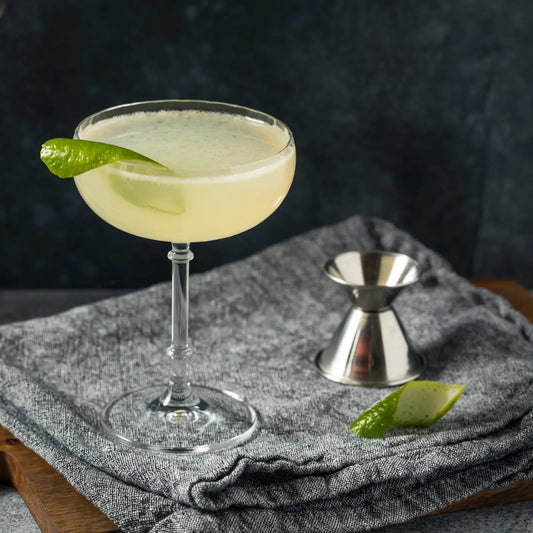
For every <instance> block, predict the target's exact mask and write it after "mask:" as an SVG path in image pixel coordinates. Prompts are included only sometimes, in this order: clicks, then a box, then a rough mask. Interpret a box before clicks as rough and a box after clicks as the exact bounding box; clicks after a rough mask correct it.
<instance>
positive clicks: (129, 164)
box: [73, 98, 294, 178]
mask: <svg viewBox="0 0 533 533" xmlns="http://www.w3.org/2000/svg"><path fill="white" fill-rule="evenodd" d="M172 103H175V104H178V103H179V104H184V105H187V104H191V106H192V104H197V105H198V104H200V105H201V104H205V105H207V106H208V105H212V106H222V107H225V108H227V109H228V112H229V110H231V109H233V110H240V111H242V112H243V113H233V114H235V115H237V114H240V115H241V116H243V117H245V118H248V119H250V120H258V119H255V118H254V117H252V116H250V115H251V114H256V115H259V116H260V117H264V118H265V119H269V120H270V121H272V125H274V126H276V127H278V128H279V129H281V130H285V131H286V133H287V135H288V139H287V142H286V144H285V145H284V146H283V148H281V150H279V151H278V152H276V153H275V154H272V155H271V156H268V157H267V158H264V159H258V160H257V161H253V162H252V163H245V164H243V165H236V166H232V167H221V168H217V169H213V170H211V171H209V172H197V173H195V172H194V171H191V169H184V170H185V172H184V173H181V172H177V171H175V170H172V169H168V168H166V167H156V166H154V165H151V164H149V163H143V162H133V161H116V162H114V163H109V164H108V165H109V166H111V167H114V168H115V169H117V170H120V171H121V172H125V173H131V174H133V175H135V174H138V175H140V176H150V177H152V178H154V177H173V178H187V177H190V178H201V177H215V176H228V175H230V176H231V175H235V174H242V173H246V172H249V171H253V170H255V169H258V168H261V167H264V166H268V164H270V163H271V162H273V161H276V160H278V159H280V158H281V157H283V155H284V154H285V153H286V152H288V151H289V150H290V149H291V148H293V147H294V136H293V134H292V131H291V129H290V128H289V127H288V126H287V125H286V124H285V123H284V122H282V121H281V120H279V119H278V118H276V117H274V116H273V115H270V114H268V113H265V112H263V111H259V110H257V109H254V108H251V107H247V106H242V105H238V104H230V103H227V102H218V101H212V100H193V99H172V98H171V99H162V100H142V101H137V102H130V103H126V104H119V105H116V106H111V107H107V108H105V109H101V110H99V111H96V112H95V113H92V114H91V115H88V116H86V117H85V118H84V119H83V120H81V121H80V122H79V123H78V125H77V126H76V129H75V130H74V136H73V138H74V139H80V136H79V133H80V132H81V131H82V130H83V129H84V128H85V127H87V126H88V125H89V124H91V123H92V122H93V121H95V119H98V117H99V116H101V115H103V114H106V113H113V112H114V111H120V110H127V109H134V108H136V107H140V106H143V105H157V104H161V105H162V106H163V105H164V104H172ZM184 109H187V108H184ZM190 109H195V108H194V107H191V108H190ZM164 110H165V109H164V107H161V109H160V110H159V111H164ZM200 111H201V110H200ZM134 112H141V111H140V110H138V111H132V112H131V113H121V114H122V115H127V114H133V113H134ZM148 112H154V113H157V112H158V110H157V109H154V110H151V111H148ZM221 112H222V111H221ZM247 113H248V116H247ZM109 118H112V117H109ZM103 120H105V119H103ZM263 122H265V123H267V124H269V122H268V121H267V120H264V121H263Z"/></svg>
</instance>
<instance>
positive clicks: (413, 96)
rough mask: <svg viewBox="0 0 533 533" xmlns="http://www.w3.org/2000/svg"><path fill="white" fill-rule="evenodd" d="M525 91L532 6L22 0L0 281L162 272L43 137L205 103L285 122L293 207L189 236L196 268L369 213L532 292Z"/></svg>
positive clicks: (532, 155) (9, 89)
mask: <svg viewBox="0 0 533 533" xmlns="http://www.w3.org/2000/svg"><path fill="white" fill-rule="evenodd" d="M532 95H533V3H531V2H530V1H527V0H525V1H518V0H510V1H507V2H502V1H501V0H470V1H465V0H456V1H453V0H452V1H435V2H419V1H416V0H405V1H403V2H390V1H388V0H375V1H361V0H314V1H313V0H285V1H279V2H272V1H262V0H254V1H253V2H248V1H243V2H235V1H232V0H195V1H192V0H184V1H174V0H173V1H169V0H159V1H157V2H135V1H131V0H130V1H125V0H114V1H112V2H111V1H106V0H91V1H89V0H87V1H84V2H80V1H79V0H47V1H46V2H44V1H39V0H16V1H15V0H11V1H10V2H9V3H8V5H7V9H6V11H5V13H4V16H3V17H2V18H1V19H0V254H1V256H0V286H1V287H108V286H109V287H133V286H142V285H147V284H150V283H153V282H156V281H160V280H166V279H168V278H169V275H170V267H169V264H168V261H167V260H166V259H165V257H164V254H165V252H166V251H167V249H168V245H167V244H165V243H156V242H150V241H146V240H143V239H139V238H136V237H132V236H129V235H127V234H125V233H122V232H120V231H118V230H116V229H114V228H112V227H110V226H108V225H107V224H106V223H104V222H102V221H100V220H99V219H98V218H97V217H96V216H95V215H94V214H93V213H92V212H91V211H90V210H89V209H88V208H87V207H86V206H85V204H84V203H83V201H82V200H81V199H80V198H79V196H78V194H77V192H76V190H75V187H74V184H73V183H72V182H69V181H63V180H59V179H57V178H55V177H53V176H52V175H51V174H49V173H48V171H47V170H46V168H45V167H44V166H43V165H42V163H41V162H40V160H39V157H38V154H39V148H40V144H41V143H42V142H43V141H44V140H46V139H48V138H50V137H56V136H69V135H71V134H72V132H73V130H74V128H75V126H76V124H77V123H78V121H79V120H80V119H81V118H83V117H85V116H86V115H88V114H90V113H93V112H95V111H97V110H99V109H101V108H104V107H109V106H112V105H116V104H121V103H125V102H129V101H137V100H146V99H158V98H200V99H210V100H220V101H228V102H232V103H239V104H243V105H247V106H250V107H256V108H258V109H261V110H263V111H266V112H269V113H271V114H273V115H276V116H278V117H279V118H281V119H282V120H283V121H284V122H286V123H287V124H288V125H289V126H290V127H291V128H292V130H293V132H294V135H295V139H296V143H297V148H298V166H297V172H296V178H295V182H294V185H293V188H292V190H291V192H290V193H289V195H288V197H287V199H286V201H285V202H284V204H283V205H282V207H281V208H280V209H279V210H278V211H277V212H276V213H275V214H274V215H273V216H272V217H271V218H270V219H269V220H267V221H266V222H264V223H263V224H261V225H260V226H258V227H256V228H255V229H253V230H250V231H248V232H246V233H244V234H242V235H240V236H237V237H233V238H230V239H225V240H221V241H217V242H213V243H207V244H201V245H195V246H194V251H195V253H196V259H195V260H194V262H193V264H192V270H193V271H195V270H196V271H198V270H204V269H207V268H210V267H213V266H214V265H217V264H221V263H223V262H226V261H230V260H234V259H237V258H239V257H244V256H246V255H249V254H250V253H253V252H255V251H258V250H260V249H262V248H264V247H265V246H266V245H268V244H270V243H274V242H277V241H280V240H282V239H285V238H287V237H289V236H291V235H294V234H297V233H301V232H303V231H306V230H308V229H310V228H313V227H317V226H320V225H323V224H329V223H333V222H336V221H338V220H341V219H343V218H346V217H348V216H350V215H352V214H355V213H360V214H365V215H372V216H378V217H382V218H386V219H388V220H391V221H392V222H394V223H396V224H397V225H399V226H400V227H402V228H404V229H406V230H408V231H410V232H411V233H412V234H413V235H414V236H415V237H417V238H418V239H420V240H422V241H423V242H424V243H426V244H427V245H429V246H431V247H432V248H435V249H436V250H437V251H439V252H440V253H441V254H443V255H444V256H445V257H446V258H447V259H448V260H449V261H451V263H452V264H453V265H454V267H455V268H456V269H457V270H458V271H459V272H460V273H461V274H464V275H492V276H503V277H510V278H514V279H517V280H518V281H521V282H522V283H524V284H526V285H528V286H530V287H533V269H532V268H531V266H532V265H533V252H532V249H531V248H532V244H533V242H532V236H533V231H532V228H533V209H532V208H531V204H532V198H533V144H532V137H533V96H532ZM325 259H326V258H325Z"/></svg>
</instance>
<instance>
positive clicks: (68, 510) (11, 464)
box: [0, 279, 533, 533]
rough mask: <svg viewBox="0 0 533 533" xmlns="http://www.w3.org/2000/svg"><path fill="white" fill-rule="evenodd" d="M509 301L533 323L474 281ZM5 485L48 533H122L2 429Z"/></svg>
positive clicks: (495, 497)
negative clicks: (17, 494) (12, 490)
mask: <svg viewBox="0 0 533 533" xmlns="http://www.w3.org/2000/svg"><path fill="white" fill-rule="evenodd" d="M472 282H473V283H474V284H475V285H478V286H480V287H486V288H488V289H490V290H492V291H494V292H496V293H498V294H501V295H502V296H504V297H505V298H507V299H508V300H509V301H510V302H511V304H512V305H513V306H514V307H515V308H516V309H518V310H519V311H520V312H522V313H523V314H524V315H525V316H526V317H527V318H528V319H529V320H530V321H531V322H533V296H532V295H531V294H530V293H529V291H527V290H526V289H524V287H522V286H521V285H519V284H518V283H515V282H513V281H506V280H496V279H490V280H485V279H482V280H480V279H476V280H472ZM0 483H8V484H11V485H13V486H14V487H15V488H16V489H17V491H18V492H19V493H20V495H21V496H22V498H23V499H24V501H25V502H26V505H27V506H28V508H29V510H30V512H31V513H32V515H33V517H34V518H35V521H36V522H37V524H38V526H39V527H40V528H41V530H42V531H43V532H44V533H116V532H119V531H120V530H119V529H118V528H117V526H116V525H115V524H113V522H111V521H110V520H109V519H108V518H107V517H106V516H105V515H104V514H103V513H102V512H100V511H99V510H98V509H97V508H96V507H94V506H93V505H92V504H91V503H90V502H89V501H88V500H87V499H85V497H84V496H82V495H81V494H80V493H79V492H77V491H76V490H75V489H74V488H73V487H72V486H71V485H70V484H69V483H68V482H67V481H66V480H65V478H64V477H63V476H61V475H60V474H59V473H58V472H56V471H55V470H54V469H53V468H52V467H51V466H50V465H48V464H47V463H46V462H45V461H44V460H43V459H41V458H40V457H39V456H38V455H36V454H35V453H34V452H32V451H31V450H29V449H28V448H26V447H25V446H24V445H23V444H22V443H21V442H19V441H18V440H17V439H16V438H14V437H13V435H11V434H10V433H9V432H7V431H6V430H5V429H3V428H2V427H0ZM526 500H533V480H529V481H522V482H520V483H516V484H514V485H511V486H509V487H504V488H501V489H496V490H487V491H483V492H480V493H479V494H475V495H473V496H471V497H470V498H467V499H466V500H463V501H460V502H457V503H454V504H452V505H450V506H448V507H446V508H444V509H441V510H439V511H436V513H432V514H437V513H446V512H454V511H462V510H465V509H476V508H479V507H487V506H491V505H501V504H505V503H515V502H519V501H526Z"/></svg>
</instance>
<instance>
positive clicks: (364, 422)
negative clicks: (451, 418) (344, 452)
mask: <svg viewBox="0 0 533 533" xmlns="http://www.w3.org/2000/svg"><path fill="white" fill-rule="evenodd" d="M464 388H465V383H462V384H460V385H448V384H446V383H440V382H438V381H411V382H409V383H406V384H405V385H403V386H402V387H400V388H399V389H397V390H395V391H394V392H393V393H391V394H389V395H388V396H385V398H382V399H381V400H379V401H378V402H376V403H375V404H374V405H372V406H371V407H370V408H369V409H367V410H366V411H365V412H364V413H362V414H361V415H360V416H359V417H358V418H357V419H356V420H355V421H354V422H353V423H352V424H351V426H350V430H351V431H353V432H354V433H357V434H358V435H359V436H361V437H365V438H371V439H373V438H377V437H382V436H383V435H384V434H385V433H386V432H387V431H388V430H389V429H390V428H391V427H392V426H401V427H420V426H430V425H431V424H434V423H435V422H436V421H437V420H439V419H440V418H441V417H442V416H444V415H445V414H446V413H447V412H448V411H449V410H450V409H451V407H452V406H453V404H454V403H455V402H456V401H457V400H458V399H459V397H460V396H461V394H462V393H463V390H464Z"/></svg>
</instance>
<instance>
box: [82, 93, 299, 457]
mask: <svg viewBox="0 0 533 533" xmlns="http://www.w3.org/2000/svg"><path fill="white" fill-rule="evenodd" d="M178 112H179V113H178ZM182 112H185V113H189V117H192V121H193V122H194V117H195V116H196V117H199V118H201V117H202V116H207V115H205V113H208V114H211V115H210V116H213V117H220V118H221V119H224V120H226V122H227V121H229V122H231V121H232V120H237V122H239V121H240V122H239V124H242V125H243V127H244V128H249V130H250V131H255V132H257V133H258V134H261V132H263V133H265V134H268V135H267V137H269V138H270V137H272V138H273V139H274V138H277V141H276V142H277V143H278V144H277V145H275V144H274V145H273V146H275V147H274V148H272V149H271V153H268V154H267V155H266V156H264V155H262V156H260V157H257V158H256V159H253V157H252V160H249V159H250V158H248V160H246V161H245V162H244V163H242V164H241V163H239V164H234V163H230V164H227V162H226V161H228V160H230V161H233V162H234V161H235V157H234V154H233V155H232V154H229V153H228V155H227V157H226V156H225V155H224V152H223V151H222V152H221V155H220V158H219V162H218V164H216V165H211V167H209V168H206V167H205V165H204V164H203V163H204V162H203V161H201V159H202V157H201V154H200V157H199V158H198V166H197V168H195V165H194V164H191V159H190V157H189V161H188V163H187V165H185V167H184V168H180V170H179V171H176V170H169V168H162V167H156V166H154V165H149V164H145V163H134V162H117V163H113V164H109V165H105V166H103V167H100V168H97V169H95V170H91V171H89V172H86V173H85V174H82V175H80V176H76V177H75V182H76V186H77V187H78V190H79V192H80V194H81V196H82V197H83V199H84V200H85V202H86V203H87V204H88V205H89V206H90V207H91V209H93V211H94V212H95V213H96V214H97V215H98V216H100V217H101V218H102V219H104V220H105V221H106V222H108V223H110V224H112V225H113V226H115V227H117V228H119V229H121V230H123V231H126V232H128V233H131V234H134V235H137V236H141V237H146V238H149V239H155V240H160V241H170V242H171V250H170V252H169V253H168V258H169V259H170V261H171V262H172V336H171V344H170V347H169V348H168V350H167V354H166V355H167V357H166V358H164V357H162V359H165V360H166V362H167V365H168V374H169V378H168V380H167V382H166V383H162V384H160V385H150V386H146V387H143V388H139V389H135V390H129V391H125V392H123V393H122V394H120V395H119V396H118V397H117V398H115V399H113V400H112V401H111V402H110V403H109V404H108V405H107V406H106V407H105V409H104V410H103V412H102V418H101V419H102V426H103V429H104V431H105V432H106V434H107V435H108V436H109V437H110V438H112V439H113V440H114V441H117V442H120V443H123V444H125V445H128V446H132V447H136V448H143V449H146V450H150V451H155V452H166V453H174V454H194V453H205V452H211V451H217V450H222V449H226V448H229V447H231V446H234V445H237V444H240V443H242V442H244V441H245V440H247V439H248V438H249V437H251V436H252V435H253V434H254V432H255V430H256V429H257V427H258V415H257V412H256V410H255V409H254V408H253V407H252V406H251V405H249V404H248V403H247V402H245V401H244V399H243V398H241V397H240V396H239V395H238V394H236V393H234V392H231V391H228V390H223V389H217V388H213V387H208V386H204V385H197V384H191V383H190V381H189V368H188V366H189V365H188V361H189V359H190V357H191V355H192V353H191V348H190V347H189V343H188V313H189V311H188V306H189V286H188V279H189V262H190V261H191V259H192V258H193V254H192V252H191V251H190V249H189V243H190V242H193V241H208V240H213V239H218V238H223V237H229V236H231V235H235V234H237V233H240V232H242V231H245V230H247V229H249V228H251V227H253V226H255V225H257V224H259V223H260V222H261V221H262V220H264V219H265V218H266V217H268V216H269V215H270V214H271V213H272V212H273V211H274V210H275V209H276V208H277V207H278V206H279V205H280V203H281V202H282V201H283V199H284V198H285V195H286V194H287V192H288V190H289V188H290V185H291V182H292V179H293V176H294V168H295V161H296V152H295V146H294V140H293V137H292V133H291V132H290V130H289V129H288V128H287V126H285V125H284V124H283V123H282V122H280V121H279V120H277V119H276V118H274V117H272V116H269V115H267V114H265V113H261V112H259V111H255V110H252V109H248V108H245V107H241V106H236V105H231V104H223V103H217V102H206V101H195V100H161V101H151V102H139V103H133V104H127V105H122V106H118V107H113V108H109V109H106V110H103V111H100V112H98V113H96V114H94V115H91V116H89V117H87V118H86V119H84V120H83V121H82V122H81V123H80V124H79V125H78V127H77V128H76V132H75V135H74V137H75V138H80V139H90V140H103V141H105V142H112V143H114V144H123V145H124V146H125V147H128V148H132V149H134V150H136V151H138V152H141V153H143V150H142V147H141V148H139V147H138V146H131V145H129V144H128V141H127V137H128V133H127V132H126V133H125V134H124V133H123V134H121V138H119V139H117V140H115V142H113V140H108V139H99V138H98V134H97V132H98V126H99V124H98V123H99V122H100V121H108V123H111V122H112V121H110V120H109V119H112V120H115V121H116V120H117V119H118V120H124V119H130V118H133V119H134V120H133V122H132V124H133V125H134V126H132V130H133V129H135V135H136V136H137V141H139V136H141V137H140V139H141V141H143V138H142V135H143V124H142V120H140V119H139V120H138V121H137V122H135V120H136V119H135V117H141V119H142V117H143V116H145V117H146V116H148V115H150V116H152V117H155V116H163V114H164V113H166V114H167V117H168V116H172V117H173V120H174V119H175V120H181V118H180V117H182V116H184V113H182ZM172 113H174V114H173V115H172ZM195 113H196V114H195ZM143 114H144V115H143ZM158 114H159V115H158ZM224 120H221V121H214V122H213V130H212V132H211V130H210V132H211V133H210V134H212V135H213V139H215V140H216V141H217V142H218V141H219V140H220V139H222V138H224V137H228V138H229V136H230V133H231V132H229V131H228V133H227V134H226V132H225V131H224V124H225V122H224ZM101 125H102V124H100V126H101ZM193 125H194V124H193ZM147 131H148V130H147ZM191 131H192V130H191ZM94 132H96V134H94ZM233 133H234V132H233ZM233 133H232V134H233ZM195 134H196V133H195ZM147 135H148V134H147ZM191 135H192V133H191ZM265 138H266V137H265ZM146 141H147V144H148V137H147V139H146ZM239 142H241V141H239ZM242 142H246V139H245V138H244V137H243V138H242ZM178 148H179V146H177V147H174V146H172V143H171V142H170V141H169V146H168V149H169V151H170V152H173V151H175V150H176V149H178ZM237 148H238V147H237ZM145 155H148V156H149V157H153V158H154V159H156V160H158V159H157V158H156V157H154V156H153V154H150V153H146V152H145ZM185 155H188V156H190V153H189V152H187V154H185ZM184 157H185V156H184ZM215 161H216V158H215ZM160 162H161V163H163V164H166V163H165V162H164V161H160ZM193 163H194V161H193ZM167 166H168V167H171V166H170V165H167ZM171 168H174V167H171Z"/></svg>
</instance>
